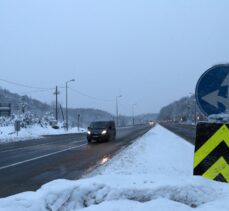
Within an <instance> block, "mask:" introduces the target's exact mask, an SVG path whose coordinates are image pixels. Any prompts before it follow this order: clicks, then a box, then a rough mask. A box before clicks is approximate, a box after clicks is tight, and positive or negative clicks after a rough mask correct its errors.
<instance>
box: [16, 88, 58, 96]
mask: <svg viewBox="0 0 229 211" xmlns="http://www.w3.org/2000/svg"><path fill="white" fill-rule="evenodd" d="M52 90H55V88H53V89H45V90H36V91H30V92H18V93H17V94H19V95H23V94H30V93H41V92H49V91H52Z"/></svg>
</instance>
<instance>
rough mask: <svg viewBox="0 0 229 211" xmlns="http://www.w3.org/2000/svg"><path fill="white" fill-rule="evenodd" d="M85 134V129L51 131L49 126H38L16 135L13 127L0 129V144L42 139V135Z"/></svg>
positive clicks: (24, 129)
mask: <svg viewBox="0 0 229 211" xmlns="http://www.w3.org/2000/svg"><path fill="white" fill-rule="evenodd" d="M82 132H86V130H85V129H83V128H80V129H79V131H78V128H77V127H75V128H69V130H68V131H66V130H65V129H64V128H60V129H53V128H52V127H51V126H47V127H41V126H40V125H33V126H30V127H27V128H21V130H20V131H19V133H18V135H17V133H16V132H15V129H14V126H6V127H0V143H9V142H15V141H23V140H28V139H36V138H42V136H43V135H60V134H70V133H82Z"/></svg>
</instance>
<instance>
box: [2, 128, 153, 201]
mask: <svg viewBox="0 0 229 211" xmlns="http://www.w3.org/2000/svg"><path fill="white" fill-rule="evenodd" d="M150 129H151V127H150V126H149V125H138V126H135V127H128V128H122V129H118V130H117V138H116V140H115V141H112V142H106V143H93V144H87V140H86V134H83V133H82V134H69V135H58V136H46V137H45V138H43V139H38V140H32V141H23V142H17V143H11V144H2V145H0V197H6V196H9V195H12V194H16V193H19V192H24V191H34V190H37V189H38V188H40V186H42V185H43V184H45V183H47V182H49V181H52V180H54V179H59V178H64V179H79V178H80V177H82V176H83V175H84V174H85V173H87V172H89V171H90V170H92V169H93V168H95V167H97V166H98V165H101V164H103V163H104V162H105V161H106V160H107V159H110V158H111V157H112V156H113V155H114V154H115V153H116V152H117V151H118V150H120V149H122V148H123V147H125V146H127V145H129V144H130V143H132V142H133V141H134V140H135V139H136V138H138V137H139V136H141V135H143V134H145V133H146V132H147V131H148V130H150ZM104 158H106V159H104Z"/></svg>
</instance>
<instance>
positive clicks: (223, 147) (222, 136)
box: [194, 122, 229, 183]
mask: <svg viewBox="0 0 229 211" xmlns="http://www.w3.org/2000/svg"><path fill="white" fill-rule="evenodd" d="M228 163H229V125H226V124H223V123H222V124H221V123H204V122H202V123H199V124H198V125H197V136H196V145H195V155H194V175H201V176H203V177H205V178H208V179H211V180H216V181H221V182H227V183H229V165H228Z"/></svg>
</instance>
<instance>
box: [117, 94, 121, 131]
mask: <svg viewBox="0 0 229 211" xmlns="http://www.w3.org/2000/svg"><path fill="white" fill-rule="evenodd" d="M121 97H122V95H119V96H116V124H117V125H116V126H117V127H118V125H119V117H118V115H119V114H118V98H121Z"/></svg>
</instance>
